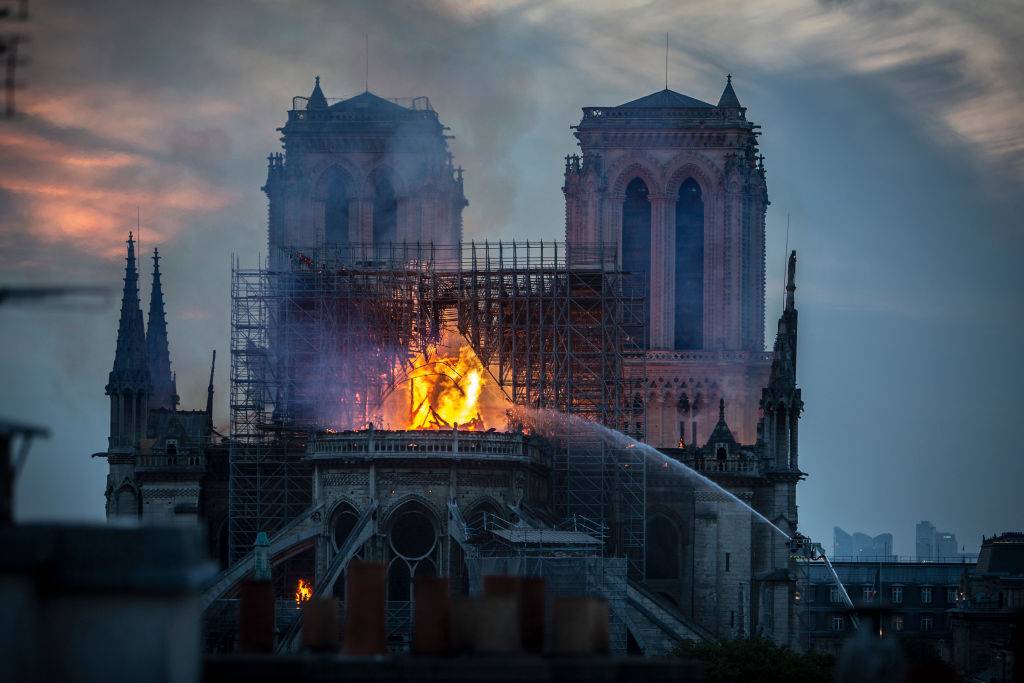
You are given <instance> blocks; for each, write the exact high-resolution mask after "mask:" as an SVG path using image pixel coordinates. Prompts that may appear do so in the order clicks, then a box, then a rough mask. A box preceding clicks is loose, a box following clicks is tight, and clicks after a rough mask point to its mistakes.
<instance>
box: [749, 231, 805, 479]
mask: <svg viewBox="0 0 1024 683" xmlns="http://www.w3.org/2000/svg"><path fill="white" fill-rule="evenodd" d="M795 292H796V252H795V251H794V252H792V253H791V254H790V255H789V265H788V267H787V269H786V306H785V308H784V309H783V311H782V315H781V316H780V317H779V331H778V334H777V335H776V337H775V349H774V352H773V353H772V368H771V374H770V375H769V379H768V386H766V387H765V388H764V389H763V390H762V392H761V410H762V414H763V417H762V421H761V427H760V431H761V438H762V440H763V442H764V447H765V449H764V454H765V457H766V460H767V461H768V463H769V466H770V467H772V468H773V469H777V470H792V471H799V469H800V468H799V462H798V448H797V446H798V440H797V435H798V432H799V423H800V413H801V412H802V411H803V407H804V402H803V400H802V399H801V396H800V388H799V387H798V386H797V385H796V346H797V344H796V332H797V310H796V303H795V297H794V293H795Z"/></svg>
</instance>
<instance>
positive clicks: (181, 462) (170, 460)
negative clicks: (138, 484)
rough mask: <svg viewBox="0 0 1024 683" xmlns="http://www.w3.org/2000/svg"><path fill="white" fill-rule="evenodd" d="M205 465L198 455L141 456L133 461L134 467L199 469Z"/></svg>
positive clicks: (204, 461)
mask: <svg viewBox="0 0 1024 683" xmlns="http://www.w3.org/2000/svg"><path fill="white" fill-rule="evenodd" d="M205 464H206V460H205V458H203V456H202V455H199V454H190V455H141V456H139V457H138V458H137V459H136V460H135V466H136V467H142V468H146V467H153V468H156V467H162V468H163V467H177V468H185V467H199V468H202V467H204V466H205Z"/></svg>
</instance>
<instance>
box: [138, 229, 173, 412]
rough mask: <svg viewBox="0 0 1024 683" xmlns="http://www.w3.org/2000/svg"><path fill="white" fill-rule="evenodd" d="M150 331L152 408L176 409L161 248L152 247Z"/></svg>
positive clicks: (150, 402)
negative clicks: (161, 281)
mask: <svg viewBox="0 0 1024 683" xmlns="http://www.w3.org/2000/svg"><path fill="white" fill-rule="evenodd" d="M148 328H149V331H148V333H147V334H146V358H147V361H148V363H149V378H150V381H151V382H152V384H153V393H152V395H151V396H150V399H149V407H150V408H166V409H168V410H174V409H175V407H176V406H177V404H178V396H177V391H176V389H177V387H175V382H174V377H173V376H172V375H171V354H170V350H169V348H168V344H167V317H166V315H165V313H164V293H163V289H162V287H161V284H160V251H159V250H158V249H154V250H153V289H152V291H151V293H150V296H149V323H148Z"/></svg>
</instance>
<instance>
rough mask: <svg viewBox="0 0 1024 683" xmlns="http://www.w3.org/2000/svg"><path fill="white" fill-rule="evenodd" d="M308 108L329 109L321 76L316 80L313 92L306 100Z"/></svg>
mask: <svg viewBox="0 0 1024 683" xmlns="http://www.w3.org/2000/svg"><path fill="white" fill-rule="evenodd" d="M306 109H307V110H311V109H327V98H326V97H324V91H323V90H321V89H320V77H319V76H317V77H316V78H315V80H314V85H313V92H311V93H310V94H309V100H308V101H307V102H306Z"/></svg>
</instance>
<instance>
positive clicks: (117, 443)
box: [105, 233, 152, 452]
mask: <svg viewBox="0 0 1024 683" xmlns="http://www.w3.org/2000/svg"><path fill="white" fill-rule="evenodd" d="M125 261H126V265H125V269H124V292H123V293H122V295H121V320H120V322H119V323H118V326H117V350H116V351H115V352H114V367H113V369H111V371H110V376H109V378H108V380H107V386H106V389H105V392H106V394H107V396H109V397H110V438H109V448H110V449H111V450H112V451H114V450H116V451H120V452H125V451H127V452H131V451H132V450H133V449H134V448H135V447H136V446H137V445H138V443H139V440H140V439H141V438H142V436H143V435H144V434H145V431H146V421H147V420H146V417H147V414H148V410H149V409H148V404H149V393H150V391H152V385H151V383H150V377H149V363H148V361H147V358H146V330H145V328H144V327H143V324H142V307H141V306H140V305H139V272H138V270H137V269H136V267H135V241H134V240H133V239H132V234H131V233H128V257H127V258H126V259H125Z"/></svg>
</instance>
